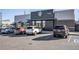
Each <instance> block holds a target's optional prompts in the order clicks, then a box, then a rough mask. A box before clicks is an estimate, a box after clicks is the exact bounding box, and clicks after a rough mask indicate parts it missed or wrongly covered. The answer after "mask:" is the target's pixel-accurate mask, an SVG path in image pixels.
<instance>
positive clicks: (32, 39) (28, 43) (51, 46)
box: [0, 31, 79, 50]
mask: <svg viewBox="0 0 79 59" xmlns="http://www.w3.org/2000/svg"><path fill="white" fill-rule="evenodd" d="M78 49H79V32H70V34H69V36H68V38H67V39H63V38H62V37H58V38H55V37H53V32H49V31H43V32H42V34H38V35H36V36H34V35H13V34H1V35H0V50H78Z"/></svg>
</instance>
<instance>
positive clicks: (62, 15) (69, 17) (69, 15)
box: [54, 9, 75, 31]
mask: <svg viewBox="0 0 79 59" xmlns="http://www.w3.org/2000/svg"><path fill="white" fill-rule="evenodd" d="M54 13H55V18H56V19H57V23H56V25H67V26H68V28H69V30H70V31H75V14H74V10H73V9H70V10H62V11H54Z"/></svg>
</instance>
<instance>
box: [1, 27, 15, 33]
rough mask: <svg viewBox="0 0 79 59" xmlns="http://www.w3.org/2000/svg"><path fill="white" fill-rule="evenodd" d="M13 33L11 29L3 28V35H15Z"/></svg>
mask: <svg viewBox="0 0 79 59" xmlns="http://www.w3.org/2000/svg"><path fill="white" fill-rule="evenodd" d="M13 32H14V31H13V29H11V28H3V29H1V33H2V34H10V33H13Z"/></svg>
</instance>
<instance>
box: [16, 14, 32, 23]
mask: <svg viewBox="0 0 79 59" xmlns="http://www.w3.org/2000/svg"><path fill="white" fill-rule="evenodd" d="M30 18H31V17H30V15H29V14H28V15H17V16H15V22H27V20H29V19H30Z"/></svg>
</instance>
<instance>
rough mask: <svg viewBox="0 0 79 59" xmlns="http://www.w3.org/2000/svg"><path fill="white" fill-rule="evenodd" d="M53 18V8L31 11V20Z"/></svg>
mask: <svg viewBox="0 0 79 59" xmlns="http://www.w3.org/2000/svg"><path fill="white" fill-rule="evenodd" d="M53 18H54V13H53V9H49V10H41V11H36V12H31V19H32V20H47V19H53Z"/></svg>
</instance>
